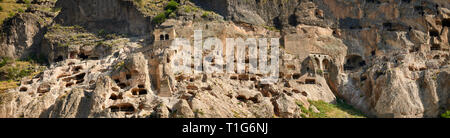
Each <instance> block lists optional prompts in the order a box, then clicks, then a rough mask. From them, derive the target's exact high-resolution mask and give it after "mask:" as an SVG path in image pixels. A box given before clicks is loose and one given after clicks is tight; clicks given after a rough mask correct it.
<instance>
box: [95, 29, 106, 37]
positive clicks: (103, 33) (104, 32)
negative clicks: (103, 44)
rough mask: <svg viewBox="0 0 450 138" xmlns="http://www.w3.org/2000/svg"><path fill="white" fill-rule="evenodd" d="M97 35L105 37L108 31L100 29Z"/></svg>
mask: <svg viewBox="0 0 450 138" xmlns="http://www.w3.org/2000/svg"><path fill="white" fill-rule="evenodd" d="M97 35H98V36H100V37H105V36H106V35H107V34H106V31H105V30H104V29H100V30H99V31H98V32H97Z"/></svg>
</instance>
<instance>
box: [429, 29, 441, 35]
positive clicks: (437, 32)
mask: <svg viewBox="0 0 450 138" xmlns="http://www.w3.org/2000/svg"><path fill="white" fill-rule="evenodd" d="M430 36H434V37H438V36H439V31H438V30H434V29H431V30H430Z"/></svg>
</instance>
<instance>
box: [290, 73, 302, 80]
mask: <svg viewBox="0 0 450 138" xmlns="http://www.w3.org/2000/svg"><path fill="white" fill-rule="evenodd" d="M300 76H301V75H300V73H294V74H292V78H293V79H299V78H300Z"/></svg>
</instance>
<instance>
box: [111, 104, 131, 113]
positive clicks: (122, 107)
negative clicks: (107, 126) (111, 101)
mask: <svg viewBox="0 0 450 138" xmlns="http://www.w3.org/2000/svg"><path fill="white" fill-rule="evenodd" d="M109 108H110V109H111V112H127V113H133V112H134V111H135V108H134V106H133V105H132V104H130V103H122V104H117V105H113V106H110V107H109Z"/></svg>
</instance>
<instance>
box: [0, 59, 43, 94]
mask: <svg viewBox="0 0 450 138" xmlns="http://www.w3.org/2000/svg"><path fill="white" fill-rule="evenodd" d="M44 69H45V67H44V66H40V65H38V64H36V63H35V61H32V60H29V61H16V60H10V59H8V58H2V59H0V93H2V92H5V91H6V90H8V89H12V88H16V87H18V83H19V82H20V80H21V79H22V78H25V77H30V78H31V77H32V76H35V75H37V74H39V73H40V72H42V71H43V70H44Z"/></svg>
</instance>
